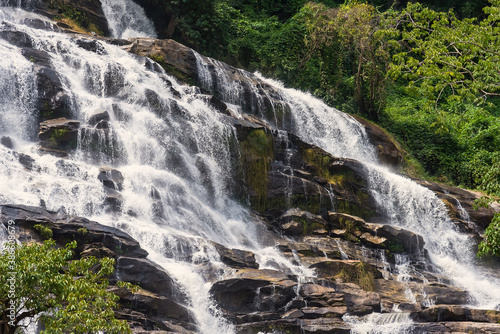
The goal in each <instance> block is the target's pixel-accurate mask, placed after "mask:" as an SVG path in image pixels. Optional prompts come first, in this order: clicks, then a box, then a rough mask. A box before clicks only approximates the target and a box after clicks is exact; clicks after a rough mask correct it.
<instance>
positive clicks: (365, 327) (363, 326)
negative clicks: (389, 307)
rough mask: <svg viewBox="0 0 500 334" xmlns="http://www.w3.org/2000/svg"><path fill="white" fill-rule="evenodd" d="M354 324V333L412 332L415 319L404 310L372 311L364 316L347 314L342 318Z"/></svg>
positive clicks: (400, 333)
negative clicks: (390, 311) (389, 311)
mask: <svg viewBox="0 0 500 334" xmlns="http://www.w3.org/2000/svg"><path fill="white" fill-rule="evenodd" d="M342 319H343V320H344V321H345V322H347V323H348V324H350V325H351V326H352V329H351V333H352V334H395V333H398V334H411V333H412V329H413V321H412V320H411V318H410V314H408V313H402V312H392V313H371V314H369V315H367V316H364V317H363V318H359V317H356V316H349V315H345V316H344V317H343V318H342Z"/></svg>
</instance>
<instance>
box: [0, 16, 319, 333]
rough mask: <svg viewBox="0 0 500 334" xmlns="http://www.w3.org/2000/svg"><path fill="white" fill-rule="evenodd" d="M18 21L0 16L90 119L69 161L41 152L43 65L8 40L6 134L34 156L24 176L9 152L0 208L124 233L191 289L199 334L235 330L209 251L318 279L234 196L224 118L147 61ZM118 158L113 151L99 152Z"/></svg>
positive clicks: (0, 176)
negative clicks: (219, 303)
mask: <svg viewBox="0 0 500 334" xmlns="http://www.w3.org/2000/svg"><path fill="white" fill-rule="evenodd" d="M20 13H24V11H22V10H20V9H12V8H2V7H0V17H1V18H2V20H1V22H2V23H0V31H1V30H15V31H20V32H23V33H25V34H26V36H29V42H30V44H31V45H33V46H34V47H35V48H36V49H37V50H39V51H40V52H42V53H43V54H45V55H47V56H48V58H49V62H50V64H51V67H52V68H54V70H55V71H56V72H57V77H58V78H59V79H60V81H61V83H62V86H63V88H64V92H66V94H68V100H69V101H70V103H71V118H73V119H75V120H78V121H80V122H81V129H80V139H79V142H78V149H77V151H76V152H75V154H73V155H72V156H71V157H70V158H69V159H66V160H61V159H60V158H57V157H54V156H51V155H39V154H38V152H37V148H36V144H35V143H34V142H33V140H34V138H32V136H31V135H30V133H33V127H34V126H36V123H37V118H38V115H37V114H36V111H35V109H34V107H33V103H34V101H33V99H34V96H36V84H34V83H36V72H35V67H36V64H35V63H34V62H32V61H30V60H27V59H26V58H25V57H24V56H23V55H22V50H21V48H19V47H17V46H14V45H12V44H10V43H9V42H7V41H5V40H3V39H0V55H1V56H2V59H4V61H3V62H2V63H1V64H0V78H1V79H0V80H1V81H0V89H1V91H2V95H0V99H1V103H0V120H1V127H0V137H1V136H6V135H8V136H9V137H10V138H11V139H12V142H13V149H14V150H15V151H16V152H19V153H20V154H25V155H29V156H30V157H31V158H32V159H33V162H32V165H33V168H30V169H27V168H25V166H23V165H22V164H21V163H20V162H19V160H18V159H17V157H16V154H15V153H14V151H13V150H12V149H9V148H7V147H5V146H3V145H0V194H1V195H0V204H7V203H19V204H25V205H33V206H39V205H40V203H44V205H45V206H46V207H47V209H49V210H53V211H63V212H67V213H69V214H75V215H80V216H86V217H89V218H91V219H94V220H96V221H99V222H100V223H103V224H107V225H111V226H115V227H118V228H120V229H122V230H125V231H126V232H128V233H129V234H131V235H132V236H133V237H134V238H136V239H137V240H138V241H139V242H140V244H141V246H142V247H143V248H145V249H146V250H147V251H148V252H149V253H150V258H151V259H152V260H153V261H155V262H157V263H158V264H160V265H162V266H163V267H164V268H165V269H166V271H167V272H168V273H169V275H170V276H171V277H172V278H174V279H175V280H177V281H178V282H179V284H180V285H181V287H182V289H184V290H185V293H186V294H187V296H188V299H189V305H187V307H189V308H190V309H191V311H192V312H193V314H194V315H195V317H196V320H197V322H198V325H199V326H200V332H201V333H214V332H217V333H233V332H234V329H233V326H232V325H230V324H228V323H227V322H226V321H225V320H224V319H223V318H222V317H220V316H219V315H218V313H217V310H216V307H215V305H214V304H213V302H212V300H211V298H210V296H209V293H208V290H209V288H210V283H209V282H207V281H206V280H205V278H204V276H203V272H202V270H201V269H200V267H199V266H198V265H197V264H196V263H200V262H202V261H201V260H203V259H207V260H210V263H211V266H213V267H214V268H216V267H217V266H220V268H221V269H222V270H223V271H225V272H226V273H227V274H230V272H231V270H230V269H229V268H227V267H226V266H225V265H223V264H222V263H220V261H219V260H218V254H216V253H215V250H214V248H213V247H210V245H211V244H210V242H217V243H220V244H222V245H224V246H226V247H229V248H238V249H246V250H251V251H254V252H255V253H256V257H257V259H258V261H259V263H260V266H261V268H274V269H283V270H286V271H288V272H290V274H296V275H301V276H307V275H312V271H311V270H305V269H303V268H302V267H300V266H297V265H294V264H292V263H291V262H290V261H289V260H287V259H286V258H285V257H284V256H282V255H281V254H279V252H278V251H277V250H276V249H275V248H274V245H271V244H266V243H265V242H263V241H262V240H266V239H270V238H266V237H265V235H266V234H267V233H268V232H267V231H266V229H265V228H263V226H261V225H259V222H256V221H255V219H254V218H253V217H252V216H251V215H250V214H249V212H248V211H247V209H246V208H244V207H243V206H241V205H240V204H238V203H237V202H236V201H235V200H233V199H232V193H231V182H232V178H233V166H232V165H231V161H232V158H231V154H232V153H231V151H230V145H229V142H230V141H231V140H233V138H234V135H235V129H234V128H233V127H232V126H231V125H228V124H227V122H225V121H224V118H223V116H222V115H221V114H220V113H219V112H217V111H215V110H214V109H212V107H210V106H209V105H208V104H207V103H206V102H205V100H203V99H199V98H197V97H196V95H193V94H192V89H191V88H189V87H186V86H182V85H179V84H178V83H177V82H176V81H175V79H174V78H172V77H170V76H168V75H167V74H165V73H164V72H161V73H156V72H152V71H149V70H147V68H146V67H145V66H144V65H145V63H144V62H150V61H149V60H147V59H142V60H138V59H137V57H134V56H133V55H131V54H129V53H127V52H125V51H123V50H121V49H120V48H119V47H117V46H113V45H109V44H106V43H103V42H95V46H96V48H95V52H94V51H92V50H90V51H89V50H86V49H85V48H82V47H80V46H79V44H78V43H77V42H76V41H75V39H74V38H72V37H69V36H66V35H64V34H62V33H59V32H57V31H52V30H41V29H36V28H31V27H29V26H27V25H25V24H24V23H25V21H24V18H23V15H19V14H20ZM30 15H33V16H34V17H38V16H37V15H35V14H30ZM38 18H39V19H40V20H42V19H43V18H42V17H38ZM43 20H44V19H43ZM82 38H85V37H82ZM87 41H88V42H90V40H87ZM149 67H150V68H151V66H149ZM13 83H14V84H13ZM174 92H176V93H175V94H174ZM96 110H105V111H107V112H108V113H109V118H110V120H109V129H107V130H106V131H105V132H103V130H102V129H97V128H95V127H94V126H93V125H91V124H89V120H90V118H91V117H92V115H93V114H94V113H95V112H96ZM34 133H36V131H34ZM99 133H105V134H106V135H105V136H103V137H102V138H101V139H102V140H101V139H100V140H98V142H93V141H92V140H90V139H89V138H93V137H94V136H93V134H99ZM106 138H107V139H106ZM110 151H112V152H114V154H99V153H98V152H110ZM96 152H97V153H96ZM100 166H111V167H114V168H118V169H119V170H120V171H121V172H122V174H123V176H124V184H123V190H122V191H121V196H122V198H123V204H122V207H121V210H120V212H119V213H108V212H107V210H106V208H105V207H103V205H102V203H103V200H104V199H105V197H106V196H107V195H106V192H105V191H104V188H103V185H102V183H101V182H100V181H99V180H98V178H97V175H98V174H99V167H100ZM179 244H182V245H183V246H182V247H177V246H176V245H179ZM184 246H186V247H184ZM186 250H189V252H191V254H192V260H191V261H189V260H188V261H186V257H189V256H186V254H185V251H186Z"/></svg>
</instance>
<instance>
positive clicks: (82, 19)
mask: <svg viewBox="0 0 500 334" xmlns="http://www.w3.org/2000/svg"><path fill="white" fill-rule="evenodd" d="M50 7H51V8H54V9H57V10H58V11H59V12H60V13H61V15H62V16H64V17H67V18H68V19H70V20H72V21H73V22H75V23H76V25H78V26H79V27H81V28H88V26H89V20H88V18H87V15H85V14H84V13H83V12H81V11H80V10H78V8H76V7H75V6H73V5H71V4H65V3H64V2H61V1H58V0H51V1H50Z"/></svg>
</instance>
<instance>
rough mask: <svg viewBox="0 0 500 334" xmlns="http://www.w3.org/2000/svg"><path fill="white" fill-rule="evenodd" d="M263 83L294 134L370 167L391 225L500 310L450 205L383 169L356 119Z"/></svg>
mask: <svg viewBox="0 0 500 334" xmlns="http://www.w3.org/2000/svg"><path fill="white" fill-rule="evenodd" d="M261 79H263V80H264V81H265V82H266V83H268V84H270V85H272V86H274V87H277V88H278V89H280V90H281V91H282V92H283V93H282V95H283V97H284V100H285V101H286V102H287V104H288V106H289V107H290V109H291V115H292V117H293V124H295V127H293V128H292V132H294V133H295V134H297V135H299V136H300V137H301V138H302V139H303V140H305V141H307V142H310V143H312V144H314V145H317V146H319V147H321V148H323V149H325V150H326V151H327V152H330V153H331V154H333V155H336V156H340V157H347V158H353V159H356V160H359V161H361V162H364V163H365V165H366V167H367V170H368V173H369V178H368V180H369V187H370V188H371V192H372V195H373V196H374V198H375V200H376V201H377V204H378V207H379V208H381V209H382V210H383V211H385V214H386V217H387V220H388V223H389V224H391V225H394V226H399V227H403V228H405V229H407V230H410V231H413V232H415V233H418V234H420V235H422V237H423V238H424V240H425V248H426V249H427V250H428V251H429V256H430V258H431V260H432V263H433V264H435V265H436V266H437V267H438V268H439V270H440V271H441V272H442V274H444V275H446V276H447V277H449V278H450V279H451V280H452V281H453V282H454V283H455V284H456V285H457V286H459V287H461V288H463V289H465V290H467V291H468V292H469V293H470V295H471V297H472V299H471V305H473V306H475V307H482V308H486V309H492V308H495V307H498V301H499V300H500V279H499V278H498V277H496V276H491V275H490V274H488V273H487V272H485V271H484V270H482V269H481V267H480V266H479V265H478V264H477V260H476V256H475V253H474V245H473V240H471V238H470V237H468V236H467V235H464V234H461V233H459V231H458V230H457V228H456V226H455V225H454V224H453V223H452V222H451V220H450V218H449V216H448V214H447V210H446V207H445V205H444V203H443V202H442V201H441V200H439V199H438V198H437V197H436V195H435V194H434V193H433V192H432V191H430V190H429V189H426V188H424V187H422V186H420V185H418V184H416V183H415V182H413V181H411V180H409V179H407V178H405V177H402V176H400V175H397V174H394V173H392V172H391V171H389V170H388V169H387V168H385V167H381V166H379V165H378V164H377V159H376V155H375V151H374V148H373V146H372V145H371V144H370V143H369V141H368V139H367V136H366V134H365V133H364V129H363V128H362V126H361V125H360V124H359V123H358V122H357V121H355V120H354V119H352V118H350V117H349V116H346V115H345V114H342V113H340V112H339V111H337V110H335V109H333V108H329V107H327V106H326V105H324V104H323V103H322V102H321V101H319V100H317V99H315V98H313V97H312V96H310V95H308V94H305V93H303V92H300V91H297V90H294V89H285V88H283V86H282V84H280V83H277V82H275V81H273V80H269V79H265V78H262V77H261ZM339 139H341V140H342V143H339V142H338V140H339Z"/></svg>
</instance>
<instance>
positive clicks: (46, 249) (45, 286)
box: [0, 240, 131, 334]
mask: <svg viewBox="0 0 500 334" xmlns="http://www.w3.org/2000/svg"><path fill="white" fill-rule="evenodd" d="M75 247H76V242H72V243H69V244H67V245H66V247H64V248H56V247H55V242H54V241H53V240H47V241H45V243H44V244H35V243H31V244H22V245H19V244H16V243H15V242H8V243H6V244H5V245H4V250H3V251H2V252H1V253H0V312H1V314H2V317H1V320H0V324H1V328H2V333H6V334H13V333H15V331H16V329H17V328H19V327H20V326H21V325H22V323H23V320H25V319H29V318H31V317H35V316H39V319H40V320H41V321H42V322H43V324H44V326H45V330H44V331H43V333H47V334H48V333H61V334H62V333H75V334H76V333H96V332H98V331H104V332H106V333H117V334H122V333H131V330H130V328H129V326H128V324H127V323H126V322H125V321H123V320H117V319H115V316H114V312H113V310H114V308H116V307H117V302H118V299H119V298H118V297H117V296H116V295H115V294H113V293H111V292H108V291H107V290H106V289H107V287H108V280H107V277H108V276H109V275H110V274H111V273H112V272H113V271H114V264H115V263H114V259H111V258H102V259H96V258H94V257H85V258H82V259H79V260H71V259H72V256H73V252H72V249H74V248H75Z"/></svg>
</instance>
